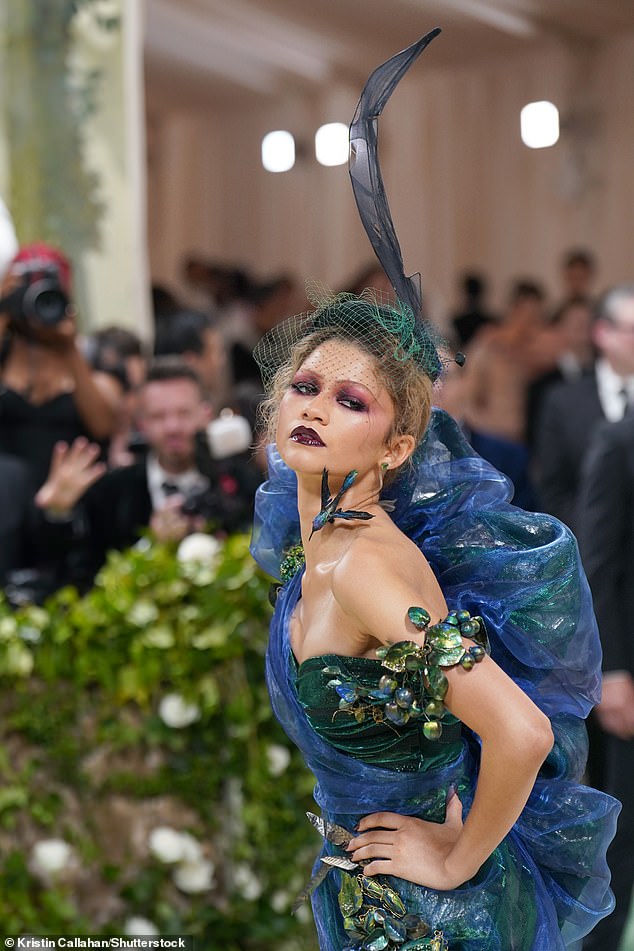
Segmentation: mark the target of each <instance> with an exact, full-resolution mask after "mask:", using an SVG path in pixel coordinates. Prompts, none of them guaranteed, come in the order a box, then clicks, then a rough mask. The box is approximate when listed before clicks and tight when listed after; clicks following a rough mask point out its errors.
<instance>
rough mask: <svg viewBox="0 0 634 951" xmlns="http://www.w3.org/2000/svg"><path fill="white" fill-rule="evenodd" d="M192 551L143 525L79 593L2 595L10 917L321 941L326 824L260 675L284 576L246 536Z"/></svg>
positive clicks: (1, 791)
mask: <svg viewBox="0 0 634 951" xmlns="http://www.w3.org/2000/svg"><path fill="white" fill-rule="evenodd" d="M198 541H199V542H200V540H198ZM212 542H213V540H212ZM192 544H193V546H194V548H196V540H194V542H193V543H192ZM203 544H204V539H203ZM190 547H191V546H190ZM208 547H209V546H208ZM185 554H186V552H184V551H183V550H182V549H181V551H180V557H178V556H177V553H176V552H175V550H174V548H173V547H170V546H161V545H150V543H149V542H147V541H143V542H142V543H140V544H139V545H138V546H136V547H135V548H133V549H131V550H129V551H127V552H123V553H112V554H111V555H110V557H109V560H108V563H107V565H106V566H105V567H104V568H103V569H102V571H101V573H100V574H99V576H98V578H97V581H96V584H95V587H94V588H93V589H92V591H90V592H89V593H88V594H87V595H86V596H84V597H83V598H80V597H79V596H78V594H77V592H76V591H75V590H74V589H71V588H65V589H63V590H61V591H59V592H58V593H57V594H56V595H55V596H54V597H53V598H51V599H50V600H49V601H48V602H47V603H46V605H45V606H44V607H43V608H38V607H25V608H21V609H19V610H18V611H16V612H13V611H12V610H11V609H10V608H9V606H8V605H7V604H6V602H0V683H1V685H2V693H1V699H0V714H1V722H2V728H1V733H0V925H1V928H2V930H3V931H4V932H5V933H9V934H12V933H13V934H20V933H27V932H29V933H35V934H42V935H47V934H57V933H61V934H66V933H69V934H72V933H84V934H93V935H113V934H123V933H127V932H130V933H131V932H133V931H134V930H135V929H136V930H137V933H139V929H140V930H141V931H143V930H144V929H150V928H151V927H152V928H154V929H156V931H157V932H158V933H162V934H192V935H194V936H196V937H197V939H198V941H197V947H198V948H200V949H204V951H207V949H211V951H215V949H218V951H220V949H223V951H238V949H241V951H271V949H273V948H275V949H279V951H282V949H286V951H291V949H292V951H300V949H301V951H309V949H313V948H315V947H316V944H315V941H314V938H313V926H312V923H311V922H310V921H309V920H307V919H308V918H309V915H308V913H306V912H304V914H303V915H300V916H298V917H297V916H296V917H293V916H292V915H291V914H290V905H291V903H292V901H293V899H294V897H295V895H296V894H297V892H299V891H300V889H301V887H302V885H303V884H304V883H305V881H306V880H307V878H308V876H309V874H310V867H311V864H312V860H313V857H314V855H315V853H316V852H317V849H318V847H319V842H318V837H317V836H316V834H315V833H314V832H313V831H312V829H311V828H310V826H309V824H308V822H306V821H305V820H304V819H303V815H304V812H305V811H306V810H307V809H310V808H311V806H312V797H311V792H312V779H311V777H310V775H309V774H308V773H307V771H306V769H305V767H304V765H303V763H302V762H301V758H300V757H299V755H298V754H297V752H296V751H295V750H294V749H292V748H291V747H290V746H289V744H288V742H287V740H286V738H285V737H284V735H283V733H282V732H281V730H280V728H279V727H278V725H277V723H276V722H275V721H274V719H273V717H272V714H271V710H270V705H269V700H268V696H267V693H266V687H265V685H264V651H265V645H266V638H267V631H268V623H269V619H270V608H269V605H268V598H267V595H268V586H269V579H267V578H266V577H265V576H264V575H263V574H262V573H261V572H259V570H258V569H257V568H256V566H255V564H254V563H253V561H252V560H251V558H250V556H249V553H248V539H247V538H246V537H243V536H235V537H232V538H229V539H228V540H226V541H225V542H222V543H220V544H218V546H217V551H215V552H208V551H206V550H202V551H200V550H199V551H198V555H199V558H196V552H194V553H193V555H192V553H191V552H190V556H189V557H188V558H187V560H185V558H184V556H185ZM157 830H158V831H157ZM131 918H141V919H144V920H145V923H144V921H137V922H131V921H130V919H131ZM149 923H151V925H150V924H149Z"/></svg>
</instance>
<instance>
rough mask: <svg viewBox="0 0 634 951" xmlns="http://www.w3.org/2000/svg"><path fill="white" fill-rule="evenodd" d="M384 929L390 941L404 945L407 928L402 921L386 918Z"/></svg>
mask: <svg viewBox="0 0 634 951" xmlns="http://www.w3.org/2000/svg"><path fill="white" fill-rule="evenodd" d="M383 927H384V928H385V933H386V935H387V936H388V938H389V939H390V941H394V942H395V944H403V942H404V941H405V938H406V937H407V928H406V927H405V924H404V923H403V922H402V921H397V920H396V918H386V919H385V924H384V926H383Z"/></svg>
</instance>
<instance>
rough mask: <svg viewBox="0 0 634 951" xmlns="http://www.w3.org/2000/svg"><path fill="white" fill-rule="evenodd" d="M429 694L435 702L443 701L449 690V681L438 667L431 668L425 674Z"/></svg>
mask: <svg viewBox="0 0 634 951" xmlns="http://www.w3.org/2000/svg"><path fill="white" fill-rule="evenodd" d="M427 682H428V684H429V692H430V694H431V695H432V697H433V698H434V699H435V700H444V699H445V697H446V695H447V690H448V689H449V681H448V680H447V678H446V676H445V675H444V673H443V672H442V670H440V669H439V668H438V667H431V668H430V669H429V671H428V673H427Z"/></svg>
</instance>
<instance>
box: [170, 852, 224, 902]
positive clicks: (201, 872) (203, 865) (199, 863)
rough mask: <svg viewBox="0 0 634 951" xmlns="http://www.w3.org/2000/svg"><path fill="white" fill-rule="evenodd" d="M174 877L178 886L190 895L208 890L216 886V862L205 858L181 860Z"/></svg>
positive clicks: (173, 874)
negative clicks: (190, 860)
mask: <svg viewBox="0 0 634 951" xmlns="http://www.w3.org/2000/svg"><path fill="white" fill-rule="evenodd" d="M172 878H173V879H174V884H175V885H176V887H177V888H180V890H181V891H182V892H187V894H189V895H195V894H196V893H198V892H207V891H209V889H210V888H213V886H214V863H213V862H207V861H204V860H203V859H198V860H196V861H193V862H187V861H186V862H181V863H180V864H179V865H177V866H176V868H175V869H174V871H173V873H172Z"/></svg>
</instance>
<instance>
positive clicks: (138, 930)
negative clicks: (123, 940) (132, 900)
mask: <svg viewBox="0 0 634 951" xmlns="http://www.w3.org/2000/svg"><path fill="white" fill-rule="evenodd" d="M123 932H124V934H126V935H128V936H129V937H131V938H134V937H143V936H144V935H149V934H159V930H158V928H157V927H156V925H155V924H154V922H152V921H148V919H147V918H141V917H140V916H138V915H133V916H132V917H131V918H128V919H127V920H126V923H125V924H124V926H123Z"/></svg>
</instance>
